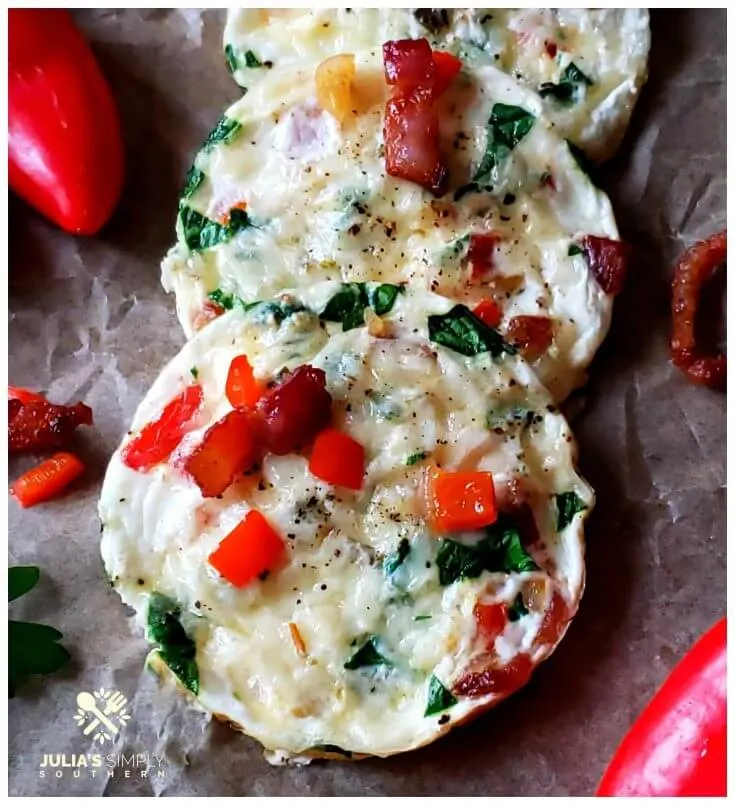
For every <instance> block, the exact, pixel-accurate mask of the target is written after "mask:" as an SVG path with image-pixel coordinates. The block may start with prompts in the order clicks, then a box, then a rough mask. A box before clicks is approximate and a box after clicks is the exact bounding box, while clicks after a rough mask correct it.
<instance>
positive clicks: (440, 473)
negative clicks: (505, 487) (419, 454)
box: [426, 467, 498, 533]
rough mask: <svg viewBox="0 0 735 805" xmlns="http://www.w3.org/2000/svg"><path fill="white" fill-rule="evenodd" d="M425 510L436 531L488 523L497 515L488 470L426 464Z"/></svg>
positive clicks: (480, 526) (479, 526)
mask: <svg viewBox="0 0 735 805" xmlns="http://www.w3.org/2000/svg"><path fill="white" fill-rule="evenodd" d="M426 511H427V515H428V518H427V519H428V522H429V525H430V527H431V528H432V529H433V530H434V531H437V532H440V533H444V532H446V531H463V530H468V531H470V530H472V529H475V528H482V527H483V526H486V525H491V524H492V523H494V522H495V521H496V520H497V519H498V508H497V504H496V502H495V485H494V483H493V476H492V473H489V472H447V471H445V470H442V469H439V468H438V467H432V468H430V469H429V470H428V472H427V476H426Z"/></svg>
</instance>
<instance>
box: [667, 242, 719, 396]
mask: <svg viewBox="0 0 735 805" xmlns="http://www.w3.org/2000/svg"><path fill="white" fill-rule="evenodd" d="M726 259H727V231H725V232H718V233H717V234H714V235H710V237H708V238H707V239H706V240H703V241H700V242H699V243H695V244H694V245H693V246H691V247H690V248H689V249H687V250H686V251H685V252H684V254H683V255H682V256H681V258H680V260H679V262H678V263H677V266H676V268H675V269H674V279H673V280H672V283H671V285H672V288H673V298H672V303H671V319H672V335H671V360H672V362H673V364H674V366H676V367H677V368H678V369H681V370H682V371H683V372H686V374H687V377H688V378H689V380H691V382H692V383H697V384H698V385H702V386H711V387H713V388H724V385H725V364H726V361H725V356H724V355H723V354H722V353H721V352H720V353H718V354H716V355H708V356H702V355H698V354H697V346H696V336H695V320H696V314H697V307H698V305H699V299H700V296H701V293H702V288H703V287H704V285H705V284H706V283H707V281H708V280H709V279H711V278H712V276H713V275H714V273H715V271H716V270H717V269H718V268H719V267H720V266H721V265H722V264H723V263H724V262H725V260H726Z"/></svg>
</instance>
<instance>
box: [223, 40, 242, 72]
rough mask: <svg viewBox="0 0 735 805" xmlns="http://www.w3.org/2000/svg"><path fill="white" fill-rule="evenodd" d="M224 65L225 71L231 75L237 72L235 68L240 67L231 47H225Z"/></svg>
mask: <svg viewBox="0 0 735 805" xmlns="http://www.w3.org/2000/svg"><path fill="white" fill-rule="evenodd" d="M225 63H226V64H227V69H228V70H229V71H230V72H231V73H234V72H235V70H237V68H238V67H239V66H240V65H239V64H238V58H237V53H236V52H235V48H233V47H232V45H225Z"/></svg>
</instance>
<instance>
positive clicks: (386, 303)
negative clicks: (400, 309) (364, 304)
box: [368, 283, 403, 316]
mask: <svg viewBox="0 0 735 805" xmlns="http://www.w3.org/2000/svg"><path fill="white" fill-rule="evenodd" d="M402 292H403V286H402V285H389V284H388V283H383V284H382V285H378V286H377V287H375V288H373V289H372V290H368V300H369V302H370V307H371V308H372V309H373V310H374V311H375V312H376V313H377V315H378V316H385V314H386V313H390V312H391V310H393V305H395V303H396V299H397V298H398V294H399V293H402Z"/></svg>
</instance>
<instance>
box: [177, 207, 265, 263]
mask: <svg viewBox="0 0 735 805" xmlns="http://www.w3.org/2000/svg"><path fill="white" fill-rule="evenodd" d="M179 220H180V221H181V229H182V231H183V236H184V243H186V246H187V248H188V249H189V250H190V251H192V252H199V251H204V250H205V249H212V248H214V247H215V246H219V245H220V244H221V243H227V241H229V240H231V239H232V238H233V237H234V236H235V235H236V234H237V233H238V232H240V231H242V230H244V229H248V228H249V227H251V226H252V225H253V224H252V222H251V220H250V218H249V217H248V214H247V212H245V210H241V209H239V208H237V207H234V208H233V209H231V210H230V214H229V218H228V220H227V223H226V224H220V223H218V222H217V221H213V220H212V219H211V218H207V217H206V216H204V215H202V214H201V213H199V212H197V211H196V210H194V209H192V208H191V207H189V206H186V205H184V206H182V207H181V209H180V210H179Z"/></svg>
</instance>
